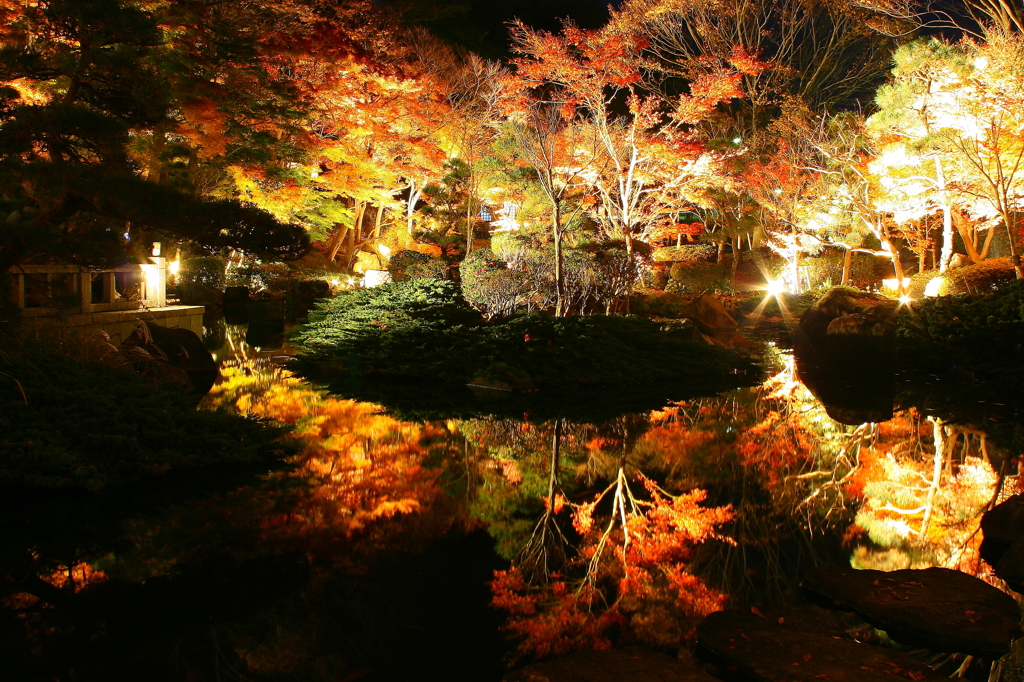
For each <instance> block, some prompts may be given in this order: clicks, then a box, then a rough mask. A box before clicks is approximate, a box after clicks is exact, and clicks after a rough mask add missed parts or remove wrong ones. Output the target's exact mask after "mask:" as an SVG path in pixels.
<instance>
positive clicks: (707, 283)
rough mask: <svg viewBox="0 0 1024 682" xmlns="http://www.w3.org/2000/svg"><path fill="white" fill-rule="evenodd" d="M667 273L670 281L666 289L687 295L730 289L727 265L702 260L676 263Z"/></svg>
mask: <svg viewBox="0 0 1024 682" xmlns="http://www.w3.org/2000/svg"><path fill="white" fill-rule="evenodd" d="M669 275H670V277H671V278H672V281H671V282H669V283H668V286H667V289H668V291H673V292H677V293H682V294H686V295H688V296H700V295H701V294H706V293H708V292H712V291H721V292H728V291H732V285H731V284H730V282H729V267H728V266H727V265H718V264H717V263H705V262H703V261H695V262H691V263H676V264H675V265H673V266H672V269H671V270H670V271H669Z"/></svg>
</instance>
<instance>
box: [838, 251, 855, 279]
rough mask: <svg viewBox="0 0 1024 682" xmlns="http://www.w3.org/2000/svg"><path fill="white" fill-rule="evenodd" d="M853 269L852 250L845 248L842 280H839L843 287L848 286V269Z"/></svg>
mask: <svg viewBox="0 0 1024 682" xmlns="http://www.w3.org/2000/svg"><path fill="white" fill-rule="evenodd" d="M852 269H853V250H852V249H847V250H846V255H845V256H844V257H843V281H842V282H840V284H841V285H843V286H844V287H847V286H850V270H852Z"/></svg>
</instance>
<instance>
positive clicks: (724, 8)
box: [612, 0, 911, 153]
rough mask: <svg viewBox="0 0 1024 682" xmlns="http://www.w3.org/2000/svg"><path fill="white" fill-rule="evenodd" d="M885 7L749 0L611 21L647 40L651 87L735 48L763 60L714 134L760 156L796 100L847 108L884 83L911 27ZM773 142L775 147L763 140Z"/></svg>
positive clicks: (627, 10) (636, 5)
mask: <svg viewBox="0 0 1024 682" xmlns="http://www.w3.org/2000/svg"><path fill="white" fill-rule="evenodd" d="M878 4H879V3H871V4H870V5H868V4H866V3H859V2H846V1H843V2H828V3H820V2H812V1H811V0H784V1H782V2H774V1H769V0H745V1H743V2H737V3H731V4H722V3H706V2H697V1H694V0H630V1H629V2H626V3H623V5H622V6H621V9H620V11H618V12H615V13H614V14H613V18H612V24H613V25H617V26H619V27H621V28H622V29H627V28H628V30H633V31H637V32H639V33H640V34H641V35H643V36H644V37H645V38H646V40H647V47H646V49H645V54H646V56H647V59H646V66H647V67H648V69H649V73H650V78H649V80H650V83H651V85H652V86H655V87H663V88H675V87H677V85H676V83H677V79H682V80H684V81H691V82H692V81H694V80H697V79H698V78H699V77H700V76H703V75H707V74H709V73H710V72H711V71H713V70H714V69H715V68H717V64H719V63H721V62H723V61H725V60H727V59H728V57H729V55H731V54H732V53H733V51H734V50H736V49H737V48H739V49H741V50H743V52H744V53H745V54H748V55H753V56H756V57H758V58H760V59H762V60H764V61H765V62H766V67H765V68H763V69H759V70H758V71H756V72H747V73H744V74H743V80H742V83H741V85H740V87H741V88H742V90H743V92H744V94H745V98H744V99H743V100H742V101H741V102H739V103H738V106H734V107H731V108H730V109H728V110H723V111H722V112H720V113H721V117H720V122H719V123H716V124H715V125H714V126H712V127H710V128H709V129H711V130H715V129H717V130H718V132H717V133H713V135H714V136H716V137H725V136H726V135H727V136H728V137H729V138H731V137H733V136H735V135H737V134H738V135H739V136H740V137H741V138H742V139H743V140H744V143H745V144H747V145H750V146H752V147H753V148H754V149H755V151H756V152H757V153H761V151H762V149H761V146H760V143H761V140H759V139H758V138H759V137H760V132H761V131H763V130H764V129H765V127H766V126H767V125H768V124H769V123H770V122H771V120H772V119H774V118H775V117H776V116H777V115H778V113H779V107H780V105H782V104H784V103H785V101H786V100H787V99H789V98H796V99H799V100H800V101H802V102H803V103H804V104H805V105H807V106H809V107H810V108H811V109H812V110H815V111H820V110H823V109H825V108H828V107H846V106H849V105H850V104H851V103H853V102H855V101H856V100H857V99H858V98H863V97H865V96H868V95H869V94H870V93H871V91H872V90H873V88H874V87H875V86H876V85H877V84H878V83H879V82H880V81H881V80H883V79H884V76H885V71H886V68H887V65H888V61H889V55H890V54H891V52H892V49H893V47H894V45H895V42H896V40H897V39H898V37H899V36H901V35H905V34H906V29H907V28H910V26H911V25H910V24H909V23H908V22H907V21H905V20H904V18H902V17H900V16H898V15H897V14H895V13H892V12H885V11H882V8H880V7H876V5H878ZM763 141H764V142H765V143H767V144H768V145H770V144H771V143H772V142H773V140H772V139H770V138H768V139H765V140H763Z"/></svg>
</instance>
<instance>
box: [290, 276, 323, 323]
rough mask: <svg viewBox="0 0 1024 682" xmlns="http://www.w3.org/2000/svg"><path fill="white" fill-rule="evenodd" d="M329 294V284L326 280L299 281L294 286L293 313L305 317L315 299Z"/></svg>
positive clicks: (317, 299)
mask: <svg viewBox="0 0 1024 682" xmlns="http://www.w3.org/2000/svg"><path fill="white" fill-rule="evenodd" d="M330 296H331V285H330V283H329V282H327V280H323V279H311V280H303V281H301V282H299V284H298V286H297V287H295V315H296V316H297V317H306V316H307V315H309V311H310V310H311V309H312V308H313V305H314V304H315V303H316V302H317V301H319V300H320V299H322V298H330Z"/></svg>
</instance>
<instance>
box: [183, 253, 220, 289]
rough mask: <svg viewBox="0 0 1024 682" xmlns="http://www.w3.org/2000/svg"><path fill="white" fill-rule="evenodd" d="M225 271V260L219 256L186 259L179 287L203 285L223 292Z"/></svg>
mask: <svg viewBox="0 0 1024 682" xmlns="http://www.w3.org/2000/svg"><path fill="white" fill-rule="evenodd" d="M225 269H226V266H225V264H224V259H223V258H220V257H218V256H202V257H199V258H186V259H184V260H182V261H181V270H180V271H179V272H178V285H179V286H181V285H185V286H188V285H191V284H201V285H203V286H204V287H208V288H210V289H215V290H217V291H223V290H224V282H225V276H224V272H225Z"/></svg>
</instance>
